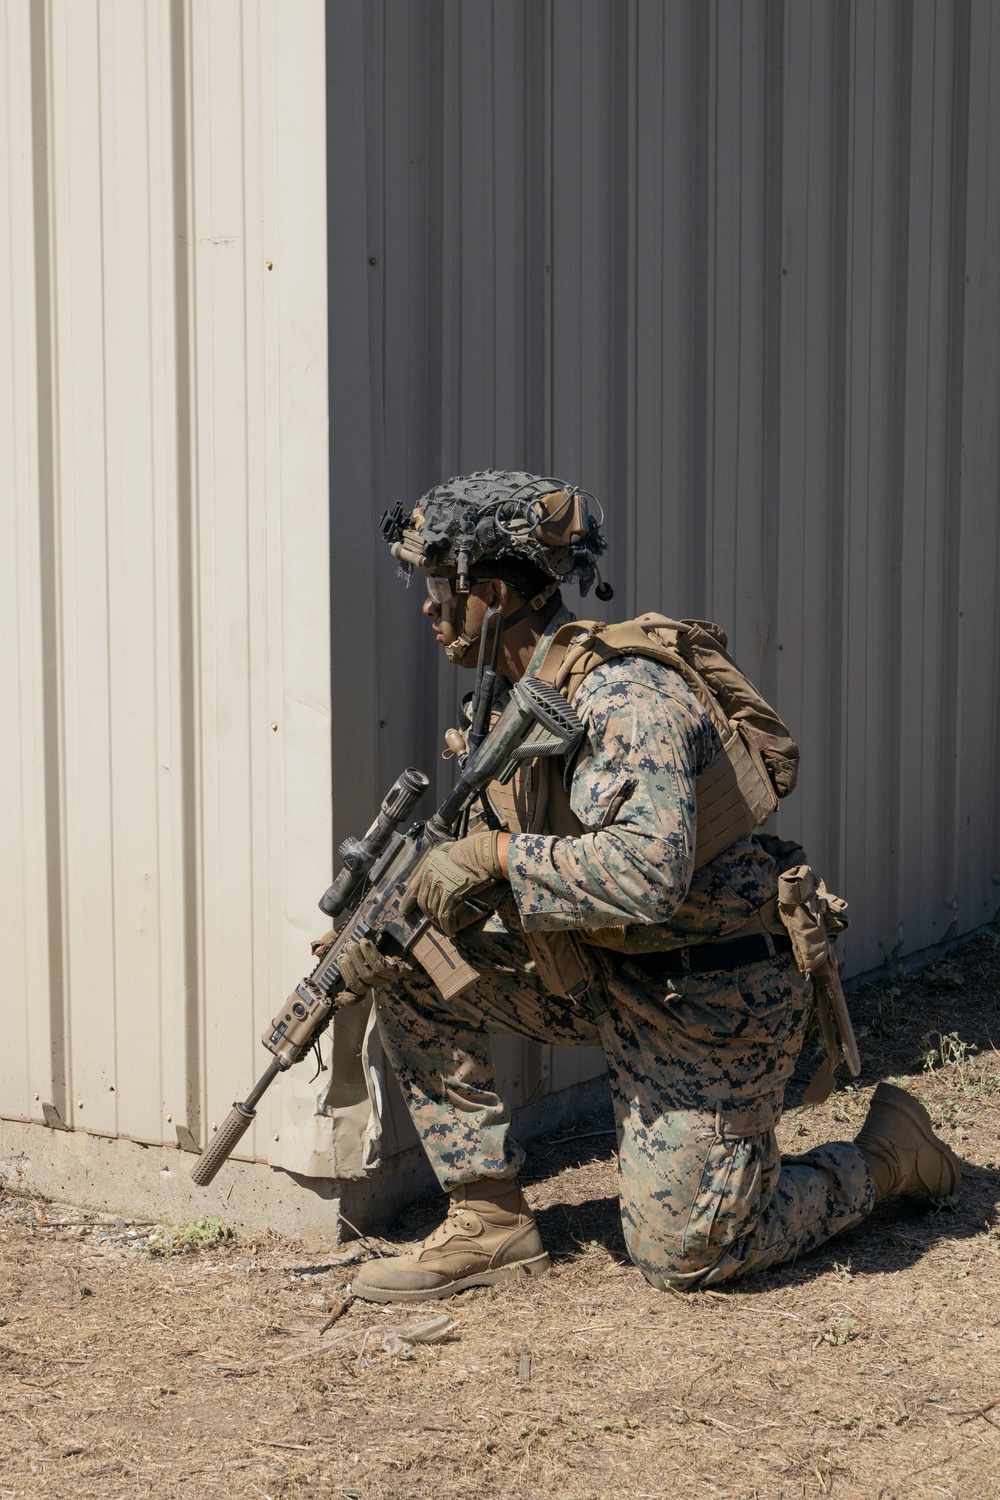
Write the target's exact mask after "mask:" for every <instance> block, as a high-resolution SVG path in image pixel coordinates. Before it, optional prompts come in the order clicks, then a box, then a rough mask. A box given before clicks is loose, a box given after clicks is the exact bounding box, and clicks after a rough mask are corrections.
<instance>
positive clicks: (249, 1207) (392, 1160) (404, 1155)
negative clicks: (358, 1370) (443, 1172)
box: [0, 1078, 608, 1246]
mask: <svg viewBox="0 0 1000 1500" xmlns="http://www.w3.org/2000/svg"><path fill="white" fill-rule="evenodd" d="M607 1099H608V1083H607V1079H605V1078H595V1079H591V1080H590V1082H588V1083H583V1084H578V1085H576V1087H574V1088H571V1089H564V1090H563V1091H562V1092H561V1093H557V1094H551V1095H549V1096H548V1097H547V1098H545V1099H540V1100H538V1102H537V1103H535V1104H530V1105H528V1106H527V1107H526V1108H524V1109H521V1110H518V1111H516V1112H515V1115H514V1129H515V1134H516V1135H517V1137H518V1138H519V1139H520V1140H524V1141H527V1140H532V1139H536V1138H537V1137H538V1136H542V1135H546V1134H549V1133H553V1132H555V1131H558V1130H559V1129H561V1128H563V1127H564V1126H565V1125H566V1124H568V1123H569V1122H570V1121H572V1120H573V1119H575V1118H576V1117H577V1116H578V1115H580V1114H581V1113H584V1112H586V1111H588V1110H591V1109H594V1108H596V1107H598V1106H599V1105H601V1104H602V1103H606V1102H607ZM194 1161H195V1157H194V1156H193V1155H190V1154H189V1153H187V1152H184V1151H178V1150H177V1149H176V1148H175V1147H168V1146H141V1145H138V1144H137V1143H136V1142H135V1141H127V1140H114V1139H109V1138H108V1137H107V1136H97V1135H87V1134H85V1133H83V1132H82V1131H73V1130H50V1129H49V1128H48V1127H47V1126H45V1125H34V1124H25V1123H23V1122H21V1121H14V1120H3V1119H0V1179H2V1180H4V1181H5V1182H7V1183H8V1184H9V1185H10V1186H11V1187H12V1188H14V1189H17V1188H23V1189H26V1190H29V1191H31V1192H35V1193H41V1194H42V1196H43V1197H45V1198H51V1199H55V1200H57V1201H58V1202H61V1203H74V1204H77V1205H78V1206H79V1207H81V1208H89V1209H98V1210H100V1211H102V1212H111V1213H118V1214H121V1215H123V1217H126V1218H130V1219H147V1220H149V1221H150V1222H153V1223H164V1222H166V1223H170V1224H186V1223H190V1222H191V1220H193V1219H200V1218H223V1219H225V1221H226V1222H227V1223H228V1224H232V1225H233V1227H234V1228H236V1229H239V1230H242V1231H244V1232H250V1233H253V1232H255V1231H256V1232H261V1231H264V1230H267V1229H273V1230H276V1231H277V1232H278V1233H280V1234H284V1235H288V1236H290V1237H291V1238H293V1239H299V1240H302V1241H303V1242H304V1243H306V1244H313V1245H317V1244H321V1243H322V1244H325V1245H328V1246H329V1245H334V1244H336V1243H338V1242H339V1241H340V1240H343V1239H350V1238H352V1235H353V1229H352V1227H350V1226H353V1227H356V1228H358V1229H360V1230H362V1231H370V1230H374V1229H376V1228H379V1227H382V1226H385V1225H386V1224H389V1223H391V1222H392V1220H393V1219H394V1218H395V1217H396V1216H397V1215H398V1214H399V1212H400V1211H401V1210H402V1209H403V1208H404V1207H405V1206H406V1204H407V1203H410V1202H412V1200H413V1199H414V1198H415V1197H417V1196H418V1194H420V1193H421V1192H425V1191H426V1190H427V1189H428V1188H431V1187H433V1186H434V1179H433V1175H432V1173H431V1170H430V1167H429V1165H428V1162H427V1158H426V1157H425V1155H424V1153H423V1151H422V1150H421V1148H420V1147H419V1146H412V1147H410V1148H408V1149H407V1150H405V1151H401V1152H399V1153H398V1154H397V1155H395V1156H390V1157H389V1158H388V1159H387V1160H386V1161H385V1162H383V1164H382V1165H381V1166H380V1167H379V1168H378V1170H377V1171H376V1172H373V1173H371V1174H370V1175H369V1176H367V1177H364V1178H361V1179H359V1180H357V1181H354V1180H350V1181H335V1180H332V1179H329V1178H321V1177H301V1176H298V1175H297V1174H295V1173H291V1172H285V1171H282V1170H281V1169H279V1168H275V1167H268V1166H265V1165H263V1164H260V1163H253V1162H241V1161H235V1162H233V1161H231V1162H227V1164H226V1165H225V1166H224V1167H223V1169H222V1171H221V1172H220V1173H219V1175H218V1177H217V1178H216V1179H215V1181H214V1182H213V1183H211V1184H210V1186H209V1187H207V1188H199V1187H196V1186H195V1185H194V1183H193V1182H192V1181H191V1178H190V1172H191V1167H192V1165H193V1164H194ZM341 1214H343V1216H344V1220H346V1221H348V1223H347V1224H345V1223H344V1222H343V1221H342V1220H341V1218H340V1215H341Z"/></svg>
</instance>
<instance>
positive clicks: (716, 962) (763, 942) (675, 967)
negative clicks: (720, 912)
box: [628, 932, 792, 979]
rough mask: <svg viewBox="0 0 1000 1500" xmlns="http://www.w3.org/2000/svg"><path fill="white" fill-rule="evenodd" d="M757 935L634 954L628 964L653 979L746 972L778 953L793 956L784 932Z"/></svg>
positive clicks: (629, 956) (629, 957) (630, 955)
mask: <svg viewBox="0 0 1000 1500" xmlns="http://www.w3.org/2000/svg"><path fill="white" fill-rule="evenodd" d="M769 937H770V942H768V938H767V937H765V936H764V934H763V933H762V932H758V933H754V934H753V936H752V937H744V938H736V939H734V941H733V942H731V943H695V944H693V945H692V946H691V947H690V948H668V949H667V950H666V951H665V952H663V953H630V954H629V955H628V961H629V963H631V964H634V965H635V966H636V968H637V969H641V970H642V971H643V973H644V974H648V975H649V976H650V977H651V978H653V979H661V978H662V979H666V978H669V977H670V976H672V975H675V974H706V973H708V972H709V971H710V970H713V969H742V968H745V967H746V965H747V964H759V963H763V961H764V960H765V959H767V958H773V956H774V955H775V954H776V953H791V951H792V944H791V939H790V938H787V937H784V936H783V935H782V934H781V933H775V934H769Z"/></svg>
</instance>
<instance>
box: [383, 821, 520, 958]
mask: <svg viewBox="0 0 1000 1500" xmlns="http://www.w3.org/2000/svg"><path fill="white" fill-rule="evenodd" d="M506 878H507V877H506V876H505V875H504V873H503V870H502V868H501V866H500V861H499V859H498V858H497V834H496V831H495V830H494V829H492V828H480V829H479V830H478V831H477V832H476V833H470V834H469V835H468V837H467V838H464V839H456V841H455V842H454V843H451V844H441V845H439V846H438V848H437V849H435V850H434V852H433V853H432V854H429V855H428V856H427V858H426V859H425V860H424V862H423V864H422V865H421V866H420V869H419V871H418V873H417V877H416V879H415V880H414V882H413V884H412V885H411V887H410V892H409V897H410V899H409V901H408V903H407V905H408V906H409V907H410V909H411V910H412V908H413V906H414V905H416V906H419V907H420V910H421V911H422V912H423V913H424V915H425V916H428V917H430V919H431V921H432V922H433V923H434V925H435V927H438V928H440V930H441V931H442V932H443V933H445V934H446V935H447V936H448V937H454V936H455V933H456V932H458V931H459V929H460V928H461V927H462V926H464V925H465V924H464V923H463V922H462V915H463V913H462V907H463V906H464V904H465V901H466V898H467V897H469V896H474V895H475V894H476V892H477V891H483V890H485V889H486V887H487V886H490V885H495V884H496V882H497V881H498V880H505V879H506Z"/></svg>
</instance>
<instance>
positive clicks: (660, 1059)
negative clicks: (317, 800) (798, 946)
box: [376, 931, 874, 1289]
mask: <svg viewBox="0 0 1000 1500" xmlns="http://www.w3.org/2000/svg"><path fill="white" fill-rule="evenodd" d="M455 941H456V943H457V944H458V946H459V948H460V949H461V951H462V954H463V956H464V957H465V958H467V959H468V961H469V963H471V964H473V965H474V966H475V967H476V968H477V969H478V970H479V971H480V978H479V980H478V981H477V982H476V984H475V985H473V986H471V987H470V989H469V990H467V991H466V992H465V993H464V994H463V995H460V996H458V997H457V998H456V999H454V1000H451V1001H449V1002H445V1001H443V1000H442V999H441V996H440V994H439V993H438V991H437V990H436V989H435V988H434V986H433V985H432V984H431V982H430V980H428V979H427V977H426V975H424V974H422V973H421V972H420V971H419V970H417V971H414V972H413V973H412V974H410V975H408V976H406V978H405V979H403V980H402V981H400V982H399V983H397V984H395V985H393V986H392V988H391V989H385V990H379V991H377V993H376V1006H377V1014H378V1022H379V1029H380V1032H381V1035H382V1041H383V1045H384V1047H385V1051H386V1055H387V1056H388V1058H389V1060H390V1062H391V1063H392V1066H393V1068H394V1069H395V1072H396V1076H397V1077H398V1079H399V1082H400V1085H401V1087H402V1091H403V1096H404V1098H405V1100H406V1103H407V1105H408V1107H409V1110H410V1114H411V1116H412V1118H413V1122H414V1124H415V1126H416V1129H417V1132H418V1135H419V1136H420V1139H421V1141H422V1143H423V1145H424V1148H425V1150H426V1151H427V1154H428V1157H429V1158H430V1162H431V1165H432V1167H433V1169H434V1172H435V1174H436V1176H437V1178H438V1181H439V1182H440V1184H441V1186H442V1187H443V1188H445V1189H446V1190H447V1189H451V1188H453V1187H457V1186H459V1185H461V1184H463V1183H469V1182H474V1181H476V1180H477V1179H478V1178H481V1177H502V1176H505V1175H508V1174H510V1173H511V1172H515V1171H517V1169H518V1168H519V1167H520V1165H521V1163H522V1161H523V1159H524V1153H523V1151H522V1149H521V1148H520V1147H519V1146H518V1145H517V1144H516V1142H515V1141H514V1140H513V1139H512V1138H511V1135H510V1129H509V1127H510V1115H509V1112H508V1110H507V1108H506V1106H505V1104H504V1102H503V1100H502V1099H501V1097H500V1095H499V1094H498V1093H497V1092H496V1087H495V1082H494V1076H493V1058H492V1050H491V1046H490V1038H489V1033H490V1032H507V1033H512V1034H513V1035H516V1036H523V1037H530V1038H531V1039H533V1040H535V1041H540V1042H549V1043H554V1044H556V1045H571V1046H597V1045H603V1047H604V1050H605V1053H606V1055H607V1058H608V1067H609V1073H610V1079H611V1091H612V1097H613V1100H614V1107H615V1116H616V1122H617V1129H618V1150H619V1182H620V1188H621V1211H622V1223H623V1228H624V1232H625V1240H626V1244H627V1246H628V1250H629V1254H630V1255H631V1257H632V1259H633V1260H634V1261H635V1263H636V1265H638V1266H639V1268H640V1269H641V1270H642V1272H643V1274H644V1275H645V1276H646V1277H647V1279H648V1280H649V1281H650V1282H652V1284H653V1285H654V1286H658V1287H660V1288H661V1289H663V1288H666V1287H667V1286H671V1287H684V1288H688V1289H690V1288H691V1287H694V1286H698V1285H709V1284H713V1283H715V1282H719V1281H723V1280H725V1279H727V1278H728V1277H731V1276H736V1275H740V1274H743V1273H745V1272H747V1271H751V1270H756V1269H761V1268H763V1267H765V1266H768V1265H772V1264H774V1263H776V1262H778V1261H783V1260H788V1259H791V1258H792V1257H794V1256H795V1255H797V1254H799V1253H801V1252H803V1251H805V1250H809V1249H812V1248H814V1247H815V1246H816V1245H819V1244H822V1243H823V1241H824V1240H826V1239H829V1238H830V1236H831V1235H833V1234H837V1233H839V1232H840V1231H841V1230H843V1229H847V1228H850V1227H851V1226H852V1225H854V1224H856V1223H858V1222H859V1220H860V1219H861V1218H863V1216H864V1215H865V1214H866V1213H867V1212H868V1211H869V1209H870V1208H871V1206H872V1203H873V1201H874V1190H873V1187H872V1183H871V1178H870V1176H869V1173H868V1169H867V1166H866V1164H865V1161H864V1158H863V1157H862V1155H861V1153H860V1152H859V1151H858V1149H857V1148H856V1147H855V1146H853V1145H851V1144H849V1143H846V1142H845V1143H842V1144H835V1145H830V1146H825V1147H823V1148H821V1149H820V1150H818V1151H813V1152H810V1153H809V1154H808V1155H806V1156H802V1157H799V1158H795V1159H792V1160H788V1159H786V1160H785V1161H784V1162H782V1161H781V1160H780V1158H779V1155H778V1149H777V1143H776V1141H775V1136H774V1125H775V1123H776V1121H777V1119H778V1118H779V1116H780V1113H781V1103H782V1096H783V1094H784V1087H785V1084H786V1082H787V1080H788V1078H789V1077H790V1075H791V1072H792V1070H793V1068H794V1066H795V1059H796V1057H797V1055H798V1052H799V1049H800V1047H801V1045H802V1038H803V1034H804V1031H805V1027H806V1024H807V1020H808V1015H809V1010H810V1003H811V988H810V984H809V981H808V979H805V978H804V977H803V976H802V975H800V974H799V972H798V970H797V969H796V968H795V966H794V963H793V961H792V960H791V958H790V957H786V956H782V957H780V958H778V959H776V960H775V961H774V962H773V963H760V964H754V965H752V966H750V967H748V968H747V969H745V970H743V971H742V972H740V973H739V974H715V975H713V974H708V975H705V974H701V975H690V976H688V977H687V978H685V979H681V980H678V981H676V983H674V982H671V983H669V984H666V983H664V982H662V981H661V982H660V984H659V985H658V986H657V985H656V984H654V983H652V982H651V981H650V980H649V978H648V977H647V976H645V975H643V974H642V973H641V971H640V970H639V969H637V968H636V967H635V966H634V965H633V964H631V963H630V962H629V961H628V960H621V959H619V958H617V957H615V958H614V959H613V960H611V961H610V964H609V980H608V1001H609V1005H608V1010H607V1012H606V1013H605V1014H604V1015H603V1016H598V1015H596V1014H593V1013H591V1014H587V1013H583V1012H581V1011H580V1010H579V1009H577V1008H575V1007H574V1006H573V1005H572V1004H570V1002H569V1001H564V1000H560V999H558V998H557V997H554V996H552V995H549V994H547V993H546V992H545V991H544V989H543V987H542V986H541V984H540V983H539V980H538V978H537V975H536V974H535V972H534V965H533V964H532V963H531V961H530V960H529V959H528V957H527V953H526V950H525V949H524V946H523V943H522V942H521V940H520V939H519V938H518V937H517V935H516V934H515V933H509V932H506V931H496V932H485V931H484V932H468V931H467V932H465V933H462V934H460V935H459V937H458V938H456V939H455Z"/></svg>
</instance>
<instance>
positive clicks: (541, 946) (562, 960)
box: [524, 932, 600, 1000]
mask: <svg viewBox="0 0 1000 1500" xmlns="http://www.w3.org/2000/svg"><path fill="white" fill-rule="evenodd" d="M524 942H525V946H526V947H527V949H528V952H529V953H530V954H531V956H532V958H533V959H534V961H535V968H536V969H537V970H538V977H539V979H541V981H542V983H543V984H544V986H545V988H546V989H547V990H548V992H549V994H550V995H560V996H561V997H562V998H563V999H564V1000H582V999H583V998H584V996H585V995H587V993H588V992H589V990H590V988H591V985H593V984H594V983H595V982H596V981H598V980H599V978H600V970H599V969H598V967H597V965H596V963H595V962H594V960H593V959H592V958H591V957H590V955H589V954H588V953H587V950H586V948H585V947H584V946H583V944H582V943H581V942H580V939H579V938H578V937H577V936H576V934H575V933H572V932H526V933H524Z"/></svg>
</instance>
